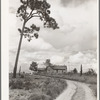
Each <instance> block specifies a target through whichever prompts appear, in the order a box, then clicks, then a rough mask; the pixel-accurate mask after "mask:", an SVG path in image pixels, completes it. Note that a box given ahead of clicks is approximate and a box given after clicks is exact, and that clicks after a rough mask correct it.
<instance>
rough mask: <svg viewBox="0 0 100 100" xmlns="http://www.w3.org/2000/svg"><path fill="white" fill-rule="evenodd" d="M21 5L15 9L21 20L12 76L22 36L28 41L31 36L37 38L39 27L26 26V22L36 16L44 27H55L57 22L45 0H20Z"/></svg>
mask: <svg viewBox="0 0 100 100" xmlns="http://www.w3.org/2000/svg"><path fill="white" fill-rule="evenodd" d="M20 2H21V3H22V5H21V6H20V7H19V8H18V10H17V17H20V18H21V21H23V25H22V28H21V29H20V28H19V29H18V31H19V32H20V41H19V45H18V51H17V55H16V60H15V66H14V70H13V78H16V71H17V64H18V58H19V54H20V49H21V44H22V39H23V37H25V38H27V39H28V41H29V42H30V41H31V40H32V38H33V37H35V38H36V39H37V38H38V33H37V32H39V30H40V27H37V26H36V25H34V24H31V25H30V27H27V26H26V23H27V22H28V21H29V20H30V19H32V18H34V17H38V18H39V19H40V20H41V21H43V23H44V27H47V28H53V29H57V28H59V27H58V24H57V23H56V21H55V19H54V18H52V17H50V10H49V8H50V4H49V3H47V1H46V0H41V1H40V0H20Z"/></svg>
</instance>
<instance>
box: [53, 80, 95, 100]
mask: <svg viewBox="0 0 100 100" xmlns="http://www.w3.org/2000/svg"><path fill="white" fill-rule="evenodd" d="M66 82H67V84H68V87H67V88H66V89H65V91H64V92H63V93H62V94H61V95H60V96H59V97H57V98H56V99H55V100H96V97H95V96H94V94H93V92H92V90H91V89H90V88H89V86H88V85H87V84H85V83H81V82H75V81H69V80H67V81H66Z"/></svg>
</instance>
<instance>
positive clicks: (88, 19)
mask: <svg viewBox="0 0 100 100" xmlns="http://www.w3.org/2000/svg"><path fill="white" fill-rule="evenodd" d="M48 2H49V3H50V4H51V8H50V10H51V16H52V17H54V18H55V19H56V21H57V23H58V25H59V27H60V29H57V30H52V29H47V28H44V27H43V23H42V22H41V21H40V20H38V19H37V18H35V19H32V20H30V21H29V22H28V24H27V26H29V25H30V24H32V23H35V24H36V25H37V26H40V28H41V29H40V31H39V39H33V40H32V41H31V42H28V41H27V39H23V42H22V47H21V52H20V57H19V64H18V66H20V65H21V66H23V70H24V66H26V67H27V68H26V67H25V70H26V69H27V70H28V67H29V64H30V63H31V62H32V61H33V60H34V61H37V62H44V61H45V60H46V59H47V58H48V59H51V61H52V63H55V64H68V61H69V62H72V63H74V65H75V63H79V65H80V63H84V64H88V63H90V62H92V64H93V63H94V64H95V63H96V61H97V60H96V55H97V52H96V50H97V2H96V1H94V0H93V1H91V0H88V2H87V1H86V0H85V1H84V2H83V0H82V1H80V0H76V2H74V0H70V1H69V0H48ZM19 4H20V3H19V1H16V0H10V14H9V19H11V20H9V50H10V53H9V57H10V70H13V65H14V61H15V56H16V52H17V47H18V42H19V39H20V35H19V33H18V31H17V29H18V28H19V27H20V28H21V27H22V22H21V21H20V20H19V19H18V18H17V17H16V11H17V8H18V7H19ZM64 4H65V5H64ZM74 4H75V5H77V6H75V5H74ZM76 67H77V66H76ZM85 68H86V67H85ZM93 68H95V69H96V64H95V67H93Z"/></svg>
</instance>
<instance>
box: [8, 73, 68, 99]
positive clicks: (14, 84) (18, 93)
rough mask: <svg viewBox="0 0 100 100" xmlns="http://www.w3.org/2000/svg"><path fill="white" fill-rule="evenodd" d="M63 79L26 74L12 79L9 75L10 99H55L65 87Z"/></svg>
mask: <svg viewBox="0 0 100 100" xmlns="http://www.w3.org/2000/svg"><path fill="white" fill-rule="evenodd" d="M66 87H67V84H66V82H65V81H64V80H63V79H54V78H47V77H45V76H37V75H25V77H24V78H19V77H17V78H16V79H12V74H10V75H9V88H10V90H9V100H54V99H55V98H56V97H57V96H58V95H59V94H60V93H61V92H62V91H63V90H64V89H65V88H66Z"/></svg>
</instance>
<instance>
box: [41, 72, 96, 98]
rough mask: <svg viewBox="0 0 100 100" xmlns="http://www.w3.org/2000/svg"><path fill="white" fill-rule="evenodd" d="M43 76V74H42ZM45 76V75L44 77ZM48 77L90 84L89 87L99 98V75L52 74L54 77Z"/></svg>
mask: <svg viewBox="0 0 100 100" xmlns="http://www.w3.org/2000/svg"><path fill="white" fill-rule="evenodd" d="M41 75H43V74H41ZM43 76H44V75H43ZM45 76H47V77H55V78H63V79H66V80H73V81H78V82H84V83H87V84H89V87H90V88H91V89H92V91H93V93H94V95H95V96H96V97H97V75H85V74H83V75H82V76H80V74H78V73H77V74H60V73H59V74H54V75H53V74H52V75H48V74H47V75H46V74H45Z"/></svg>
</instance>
